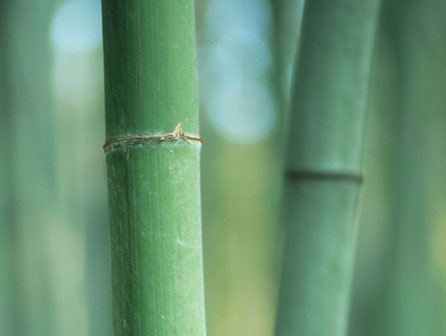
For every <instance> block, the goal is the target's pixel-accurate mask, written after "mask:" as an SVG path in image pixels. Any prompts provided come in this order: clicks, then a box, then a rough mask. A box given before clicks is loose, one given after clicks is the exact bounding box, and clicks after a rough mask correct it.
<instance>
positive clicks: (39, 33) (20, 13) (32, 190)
mask: <svg viewBox="0 0 446 336" xmlns="http://www.w3.org/2000/svg"><path fill="white" fill-rule="evenodd" d="M10 5H11V6H10V8H9V10H8V11H6V13H5V15H8V17H9V20H8V24H7V26H8V30H7V31H8V41H9V42H8V46H7V48H6V50H7V52H8V55H9V57H10V60H11V63H10V64H9V65H8V71H10V79H11V81H10V82H9V83H8V86H9V92H8V93H9V97H8V98H9V100H10V105H9V108H10V109H9V113H10V116H11V125H12V127H11V131H10V141H11V146H10V148H9V151H10V153H11V157H10V160H11V161H10V165H11V166H12V170H13V177H12V181H11V184H12V190H11V195H13V200H12V204H11V208H10V211H11V212H12V214H13V225H14V237H11V239H14V248H15V249H16V250H15V252H14V253H15V255H14V268H15V269H16V272H17V273H16V274H17V278H16V280H17V282H16V284H15V285H16V286H17V288H18V289H17V291H16V292H15V293H16V294H17V295H16V300H17V305H18V306H17V307H18V308H17V309H18V312H19V313H20V315H19V316H20V322H19V323H18V324H17V325H18V327H19V329H18V330H17V334H19V335H48V336H51V335H54V334H57V332H56V321H55V320H56V319H55V314H56V310H55V309H54V296H53V294H54V291H53V289H52V285H53V282H52V280H54V279H53V278H52V277H51V272H50V262H49V257H50V255H51V251H50V249H49V248H48V243H49V241H51V240H53V239H54V237H53V236H52V235H51V230H50V225H51V223H53V222H54V221H55V217H54V203H55V198H56V184H55V178H54V175H55V174H54V156H53V154H54V153H53V149H54V148H53V137H52V134H53V133H52V132H53V120H52V118H53V115H52V112H53V111H52V105H51V98H50V86H49V72H50V53H49V45H48V28H49V23H50V17H51V14H52V10H53V7H52V4H51V2H48V1H44V2H43V3H34V2H28V1H12V2H11V3H10ZM56 239H57V238H56Z"/></svg>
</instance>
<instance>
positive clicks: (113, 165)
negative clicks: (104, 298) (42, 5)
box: [102, 0, 205, 336]
mask: <svg viewBox="0 0 446 336" xmlns="http://www.w3.org/2000/svg"><path fill="white" fill-rule="evenodd" d="M102 5H103V26H104V59H105V82H106V84H105V85H106V86H105V88H106V89H105V93H106V129H107V142H106V145H105V147H104V149H105V151H106V156H107V171H108V190H109V206H110V228H111V250H112V291H113V329H114V335H115V336H122V335H132V336H137V335H141V336H142V335H154V336H164V335H165V336H171V335H184V336H196V335H205V315H204V294H203V270H202V244H201V210H200V204H201V200H200V183H199V181H200V170H199V167H200V165H199V158H200V146H201V140H200V139H199V137H198V135H197V134H198V92H197V73H196V49H195V30H194V2H193V1H192V0H185V1H175V2H173V1H164V0H132V1H116V0H103V1H102Z"/></svg>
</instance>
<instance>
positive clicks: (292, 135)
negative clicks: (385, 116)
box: [276, 0, 378, 336]
mask: <svg viewBox="0 0 446 336" xmlns="http://www.w3.org/2000/svg"><path fill="white" fill-rule="evenodd" d="M377 15H378V1H376V0H375V1H352V0H336V1H324V0H318V1H310V2H307V3H306V7H305V11H304V19H303V20H304V21H303V26H302V33H301V40H300V49H299V52H298V59H297V68H296V72H295V83H294V91H293V98H292V102H291V106H292V116H291V122H290V130H289V142H288V154H287V164H286V185H285V191H284V210H283V211H284V212H283V217H284V220H285V222H286V226H287V228H286V230H287V232H286V241H285V255H284V264H283V271H282V280H281V291H280V298H279V310H278V317H277V326H276V335H300V336H305V335H311V336H316V335H333V336H340V335H345V333H346V329H347V315H348V306H349V297H350V287H351V276H352V268H353V254H354V241H355V231H356V228H355V222H356V212H357V205H358V195H359V189H360V183H361V180H362V178H361V171H360V159H361V148H362V137H363V126H364V117H365V109H366V104H367V91H368V86H369V81H370V69H371V63H372V53H373V46H374V36H375V26H376V21H377Z"/></svg>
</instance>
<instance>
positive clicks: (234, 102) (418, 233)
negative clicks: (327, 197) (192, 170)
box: [0, 0, 446, 336]
mask: <svg viewBox="0 0 446 336" xmlns="http://www.w3.org/2000/svg"><path fill="white" fill-rule="evenodd" d="M195 6H196V13H195V15H196V33H197V56H198V67H199V84H200V87H199V92H200V134H201V137H202V138H203V139H204V140H205V142H206V143H205V145H204V146H203V148H202V159H201V185H202V216H203V253H204V277H205V299H206V320H207V321H206V324H207V333H208V335H210V336H226V335H231V336H232V335H253V336H267V335H273V334H274V328H275V326H274V324H275V320H276V311H277V304H278V299H277V298H278V291H279V280H280V268H281V260H282V259H283V257H284V256H283V252H282V251H283V240H284V236H285V233H284V231H285V230H284V226H283V222H282V221H281V220H280V218H281V215H280V213H281V210H282V204H283V203H284V202H285V201H286V200H284V199H283V198H282V196H281V195H282V191H283V183H284V182H283V177H282V173H283V170H284V156H285V155H284V151H285V148H286V144H285V141H286V140H285V139H286V137H285V133H286V132H290V130H288V127H289V120H290V116H289V110H290V104H289V103H288V102H289V100H290V94H291V90H292V86H291V74H292V70H293V67H294V63H295V54H296V46H297V41H298V39H299V34H300V27H301V21H302V16H303V7H304V4H303V2H302V1H300V0H270V1H268V0H246V1H239V0H197V1H196V2H195ZM445 16H446V5H445V3H444V1H441V0H426V1H415V0H410V1H397V0H383V1H382V3H381V9H380V19H379V22H378V29H377V38H376V43H375V44H376V47H375V52H374V62H373V71H372V79H371V83H370V86H371V87H370V92H369V98H368V101H367V102H366V103H367V106H368V107H367V117H366V123H365V125H366V127H365V132H364V134H365V144H364V145H365V148H364V153H363V168H362V170H363V175H364V183H363V186H362V191H361V196H360V211H359V224H358V232H357V239H356V255H355V258H354V259H355V261H354V275H353V291H352V294H351V306H350V318H349V326H348V329H349V331H348V334H349V335H364V336H369V335H370V336H372V335H384V336H386V335H389V336H390V335H392V336H395V335H396V336H399V335H401V336H403V335H404V336H411V335H414V336H415V335H432V336H437V335H446V322H445V321H446V319H445V318H444V317H445V316H446V173H445V172H446V148H445V147H446V98H445V97H446V95H445V94H444V92H445V91H446V66H445V65H446V63H445V62H446V61H445V60H446V22H445V20H444V17H445ZM340 80H341V79H340ZM103 91H104V87H103V54H102V35H101V5H100V2H99V1H97V0H69V1H68V0H67V1H58V0H53V1H50V0H47V1H40V2H37V1H29V0H14V1H13V0H4V1H2V2H1V4H0V162H1V165H0V172H1V173H0V216H1V217H0V240H1V241H0V309H1V310H0V335H2V336H3V335H19V336H21V335H24V336H28V335H49V336H51V335H68V336H69V335H80V336H82V335H111V287H110V281H111V280H110V256H109V255H110V248H109V229H108V209H107V194H106V174H105V159H104V154H103V151H102V145H103V143H104V139H105V128H104V127H105V121H104V115H105V113H104V96H103ZM291 131H292V130H291Z"/></svg>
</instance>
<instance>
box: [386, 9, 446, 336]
mask: <svg viewBox="0 0 446 336" xmlns="http://www.w3.org/2000/svg"><path fill="white" fill-rule="evenodd" d="M385 9H386V11H385V12H384V13H385V15H383V18H384V19H385V20H383V23H384V29H383V30H384V34H386V35H388V38H389V40H390V43H389V46H390V48H391V51H392V52H393V53H394V64H393V68H394V69H395V70H394V71H395V73H394V80H395V85H394V87H393V90H392V91H393V96H394V99H392V101H391V104H392V105H391V107H392V110H393V111H392V112H393V125H398V127H397V128H396V129H394V132H393V135H394V141H393V142H392V143H391V146H390V152H391V157H390V158H389V160H388V162H389V163H390V167H389V168H390V169H389V172H390V174H391V176H392V177H393V179H392V191H393V193H392V194H391V195H392V199H391V204H392V206H393V209H392V226H391V229H392V231H391V232H390V235H389V236H390V239H391V250H390V251H389V253H388V255H387V258H386V259H385V262H384V266H385V267H386V270H387V272H386V274H387V277H386V278H385V282H384V286H385V291H384V293H385V301H384V302H385V307H386V310H385V313H386V314H385V318H384V319H382V320H381V321H378V322H380V323H381V324H383V328H382V332H381V333H380V334H381V335H392V336H402V335H404V336H412V335H413V336H415V335H441V334H444V330H445V329H444V322H443V321H444V318H443V317H442V316H441V317H440V318H439V316H438V314H439V312H441V313H440V314H444V312H445V308H446V301H445V294H444V293H445V292H444V287H443V286H444V278H443V276H444V273H443V274H442V271H440V272H438V271H439V270H440V269H444V261H443V260H444V254H443V252H440V255H438V252H439V250H438V249H439V246H444V244H445V241H444V234H443V233H442V232H444V230H445V229H444V227H445V224H444V221H442V220H441V219H440V218H437V217H436V216H435V215H436V212H437V209H436V207H437V204H441V200H439V199H438V197H439V196H440V194H441V193H442V192H444V191H445V190H446V183H445V179H444V176H445V175H444V168H445V167H444V166H443V167H442V166H441V165H442V163H441V160H442V158H444V157H445V154H444V153H445V152H444V143H441V142H439V141H438V140H439V135H440V134H444V133H445V131H446V123H445V120H446V119H445V113H444V101H445V100H444V88H445V83H446V71H445V70H444V67H443V66H442V64H443V63H444V59H445V56H446V49H445V47H444V43H442V41H444V36H445V33H446V25H445V24H444V15H445V14H446V13H445V7H444V2H443V1H440V0H429V1H423V2H422V3H420V2H418V1H404V5H403V2H402V1H400V0H389V1H386V7H385ZM415 22H416V23H417V24H416V25H415V24H414V23H415ZM420 135H422V136H420ZM441 208H442V209H443V208H444V206H443V205H442V206H441ZM441 249H442V247H441ZM439 257H440V258H439ZM440 260H441V261H440ZM438 261H440V263H441V264H440V265H441V266H440V265H438ZM439 274H442V275H441V276H440V279H441V280H440V279H439V278H438V275H439ZM441 283H443V285H440V284H441ZM440 286H441V287H443V288H441V287H440Z"/></svg>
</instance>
